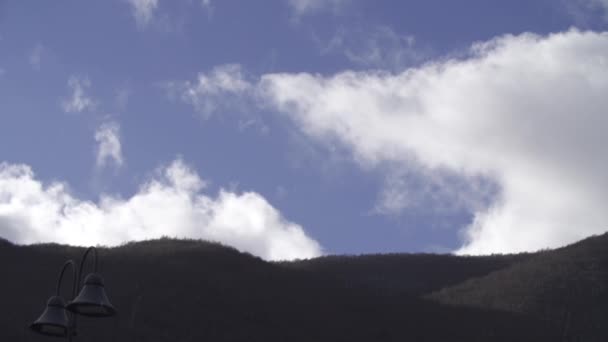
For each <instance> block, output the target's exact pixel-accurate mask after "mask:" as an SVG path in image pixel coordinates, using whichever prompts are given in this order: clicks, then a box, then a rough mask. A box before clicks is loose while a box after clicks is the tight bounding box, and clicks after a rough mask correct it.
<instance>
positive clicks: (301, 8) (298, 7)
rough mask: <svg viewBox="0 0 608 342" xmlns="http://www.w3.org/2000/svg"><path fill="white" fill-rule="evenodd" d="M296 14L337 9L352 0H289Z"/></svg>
mask: <svg viewBox="0 0 608 342" xmlns="http://www.w3.org/2000/svg"><path fill="white" fill-rule="evenodd" d="M288 1H289V2H288V4H289V6H290V7H291V9H292V11H294V13H295V14H296V15H304V14H311V13H315V12H320V11H327V10H329V11H337V10H338V9H339V8H341V7H342V6H343V5H344V4H345V3H347V2H349V1H350V0H288Z"/></svg>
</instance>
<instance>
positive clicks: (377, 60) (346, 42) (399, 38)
mask: <svg viewBox="0 0 608 342" xmlns="http://www.w3.org/2000/svg"><path fill="white" fill-rule="evenodd" d="M319 45H320V49H321V54H342V55H344V56H345V57H346V58H347V59H348V60H349V61H350V62H351V63H354V64H355V65H357V66H360V67H364V68H378V69H384V70H394V71H400V70H403V69H405V68H407V67H410V66H412V65H413V64H416V63H418V62H420V61H421V60H422V59H423V57H424V55H425V53H424V51H423V49H422V48H421V47H419V46H416V39H415V37H414V36H413V35H409V34H399V33H397V32H395V31H394V30H393V29H391V28H390V27H387V26H376V27H371V28H366V29H361V28H359V29H346V28H340V29H338V30H337V31H336V33H335V34H334V35H333V36H332V37H331V39H330V40H329V41H328V42H327V43H323V42H319Z"/></svg>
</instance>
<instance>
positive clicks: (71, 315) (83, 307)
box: [30, 247, 116, 341]
mask: <svg viewBox="0 0 608 342" xmlns="http://www.w3.org/2000/svg"><path fill="white" fill-rule="evenodd" d="M91 251H93V252H94V255H95V269H94V271H93V273H90V274H89V275H87V277H86V278H85V281H84V286H83V287H81V277H82V268H83V266H84V262H85V261H86V258H87V256H88V255H89V253H90V252H91ZM68 266H70V267H71V268H72V274H73V278H72V301H70V302H69V303H68V304H67V305H66V304H65V301H64V300H63V298H61V296H60V289H61V281H62V279H63V275H64V274H65V271H66V269H67V268H68ZM77 291H79V294H78V296H76V292H77ZM115 314H116V309H114V306H112V304H111V303H110V301H109V300H108V296H107V295H106V291H105V287H104V284H103V278H102V277H101V276H100V275H99V274H98V273H97V250H96V249H95V247H90V248H88V249H87V250H86V251H85V252H84V254H83V256H82V259H81V261H80V267H79V269H78V273H76V267H75V264H74V261H72V260H68V261H66V262H65V264H63V268H62V269H61V273H60V274H59V279H58V280H57V292H56V294H55V296H53V297H51V298H50V299H49V300H48V302H47V304H46V309H45V310H44V312H43V313H42V315H41V316H40V318H38V319H37V320H36V321H35V322H34V323H32V324H31V325H30V329H31V330H32V331H35V332H37V333H39V334H42V335H47V336H56V337H65V338H67V339H68V340H69V341H71V340H72V338H73V337H74V336H76V317H77V315H82V316H89V317H110V316H114V315H115Z"/></svg>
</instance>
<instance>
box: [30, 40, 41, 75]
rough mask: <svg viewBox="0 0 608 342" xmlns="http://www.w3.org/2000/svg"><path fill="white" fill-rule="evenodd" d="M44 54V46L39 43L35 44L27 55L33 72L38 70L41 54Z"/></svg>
mask: <svg viewBox="0 0 608 342" xmlns="http://www.w3.org/2000/svg"><path fill="white" fill-rule="evenodd" d="M43 53H44V46H43V45H42V44H40V43H38V44H36V46H34V48H33V49H32V50H31V51H30V54H29V55H28V61H29V63H30V65H31V66H32V68H34V70H40V63H41V62H42V54H43Z"/></svg>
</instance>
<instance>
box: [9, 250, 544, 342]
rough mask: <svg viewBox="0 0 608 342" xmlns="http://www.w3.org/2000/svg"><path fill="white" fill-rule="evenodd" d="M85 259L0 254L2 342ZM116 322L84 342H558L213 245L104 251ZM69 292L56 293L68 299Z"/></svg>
mask: <svg viewBox="0 0 608 342" xmlns="http://www.w3.org/2000/svg"><path fill="white" fill-rule="evenodd" d="M82 251H83V249H79V248H73V247H66V246H60V245H38V246H25V247H23V246H12V245H5V246H0V269H2V271H3V274H4V275H5V278H4V279H3V281H2V282H0V293H3V294H7V296H5V297H4V299H3V313H2V316H1V319H0V340H2V341H9V340H14V341H19V340H23V338H24V337H26V338H27V340H28V341H46V340H48V339H47V338H44V337H38V336H35V335H32V334H30V333H26V332H25V331H24V327H25V326H26V325H27V324H28V323H29V322H31V321H33V320H34V319H36V318H37V317H38V315H40V313H41V312H42V310H43V309H44V304H45V302H46V300H47V298H48V297H49V296H50V295H52V294H53V292H54V284H55V281H56V276H57V272H58V271H59V268H60V266H61V265H62V264H63V262H64V261H65V259H67V258H77V257H79V256H80V253H82ZM99 253H100V257H101V260H100V261H101V264H100V267H101V270H100V271H101V273H102V275H103V276H104V278H105V283H106V289H107V292H108V295H109V296H110V299H111V301H112V303H113V304H114V305H115V306H116V307H117V309H118V310H119V315H118V316H117V317H115V318H109V319H98V320H95V319H82V320H80V321H79V332H80V334H79V336H80V338H81V339H82V340H84V341H94V342H96V341H147V342H154V341H202V340H208V341H250V340H263V341H270V342H272V341H404V340H412V341H465V340H466V341H487V340H489V339H491V340H493V341H554V340H555V336H554V335H553V331H552V329H550V327H548V326H546V325H544V323H543V322H541V321H539V320H537V319H534V318H530V317H527V316H525V315H520V314H513V313H505V312H497V311H492V310H486V309H474V308H459V307H451V306H445V305H442V304H438V303H435V302H432V301H429V300H424V299H420V298H417V297H416V296H414V295H410V294H408V293H403V292H402V293H396V292H392V291H383V290H378V289H374V288H370V287H369V286H360V285H358V284H349V285H348V286H346V285H345V284H344V282H342V281H333V280H332V279H328V278H327V277H326V276H324V275H322V274H319V273H317V272H315V271H314V270H307V269H301V268H298V267H293V266H286V265H284V264H274V263H267V262H264V261H262V260H260V259H258V258H255V257H253V256H251V255H248V254H242V253H239V252H237V251H236V250H234V249H231V248H226V247H223V246H220V245H217V244H211V243H206V242H198V241H178V240H168V239H164V240H156V241H149V242H142V243H132V244H128V245H125V246H122V247H118V248H111V249H100V250H99ZM68 288H69V286H68V284H67V283H66V284H64V291H62V292H63V293H64V294H67V290H68Z"/></svg>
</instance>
